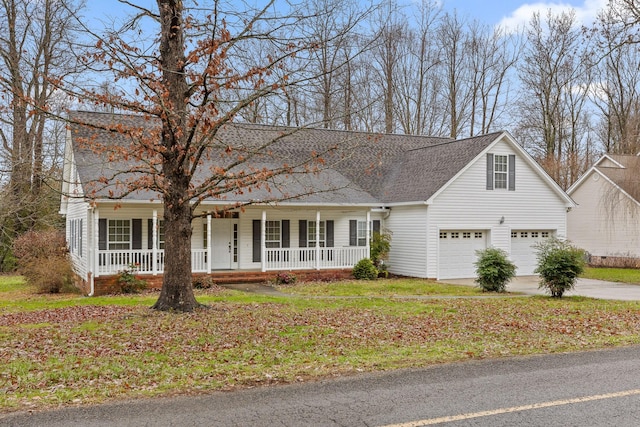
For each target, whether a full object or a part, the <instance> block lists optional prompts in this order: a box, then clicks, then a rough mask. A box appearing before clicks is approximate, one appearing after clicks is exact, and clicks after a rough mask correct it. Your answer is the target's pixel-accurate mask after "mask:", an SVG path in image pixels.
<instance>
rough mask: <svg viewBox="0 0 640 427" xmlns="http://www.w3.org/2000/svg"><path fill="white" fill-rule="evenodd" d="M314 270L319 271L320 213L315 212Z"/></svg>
mask: <svg viewBox="0 0 640 427" xmlns="http://www.w3.org/2000/svg"><path fill="white" fill-rule="evenodd" d="M325 231H326V230H325ZM316 270H320V211H316Z"/></svg>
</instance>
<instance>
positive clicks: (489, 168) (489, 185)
mask: <svg viewBox="0 0 640 427" xmlns="http://www.w3.org/2000/svg"><path fill="white" fill-rule="evenodd" d="M487 190H493V154H489V153H487Z"/></svg>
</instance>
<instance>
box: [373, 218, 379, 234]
mask: <svg viewBox="0 0 640 427" xmlns="http://www.w3.org/2000/svg"><path fill="white" fill-rule="evenodd" d="M373 232H374V233H378V234H380V220H379V219H374V220H373Z"/></svg>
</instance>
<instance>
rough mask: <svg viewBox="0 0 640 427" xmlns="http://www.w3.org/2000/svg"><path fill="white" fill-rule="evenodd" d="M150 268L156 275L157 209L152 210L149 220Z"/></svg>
mask: <svg viewBox="0 0 640 427" xmlns="http://www.w3.org/2000/svg"><path fill="white" fill-rule="evenodd" d="M151 266H152V267H151V269H152V271H153V275H154V276H157V275H158V210H157V209H154V210H153V219H152V220H151Z"/></svg>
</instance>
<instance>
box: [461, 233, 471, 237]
mask: <svg viewBox="0 0 640 427" xmlns="http://www.w3.org/2000/svg"><path fill="white" fill-rule="evenodd" d="M462 238H463V239H470V238H471V233H469V232H464V233H462Z"/></svg>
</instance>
